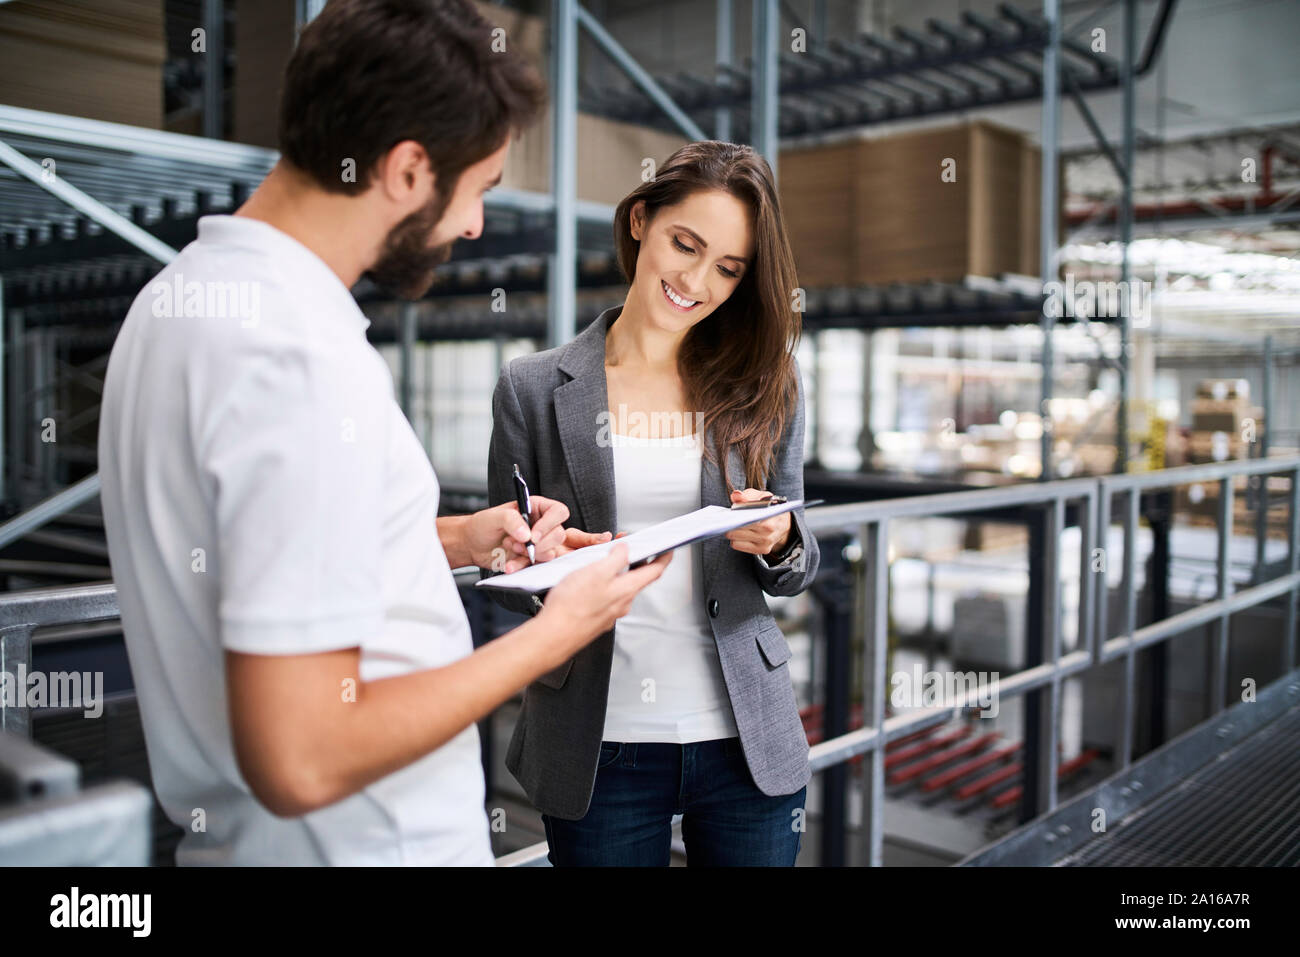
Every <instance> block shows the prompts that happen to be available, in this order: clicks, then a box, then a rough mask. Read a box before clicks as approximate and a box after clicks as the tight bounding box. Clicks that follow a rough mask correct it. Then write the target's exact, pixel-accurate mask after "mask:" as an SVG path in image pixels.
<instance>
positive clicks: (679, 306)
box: [659, 279, 700, 312]
mask: <svg viewBox="0 0 1300 957" xmlns="http://www.w3.org/2000/svg"><path fill="white" fill-rule="evenodd" d="M659 287H660V288H661V289H662V290H663V293H664V299H665V300H667V302H668V305H670V306H672V307H673V308H674V309H676V310H677V311H678V312H690V311H691V310H692V309H694V308H695V307H696V306H698V305H699V304H700V302H699V300H698V299H691V298H689V297H687V296H683V295H682V294H681V293H680V292H678V291H677V290H676V289H674V288H673V287H672V286H670V285H668V283H667V282H665V281H664V280H662V279H660V280H659Z"/></svg>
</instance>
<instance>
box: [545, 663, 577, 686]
mask: <svg viewBox="0 0 1300 957" xmlns="http://www.w3.org/2000/svg"><path fill="white" fill-rule="evenodd" d="M572 670H573V659H572V658H570V659H569V660H568V661H566V662H565V663H564V664H562V665H560V667H558V668H552V669H551V670H550V671H548V672H546V674H544V675H539V676H538V678H537V682H538V684H544V685H546V687H548V688H554V689H555V690H556V691H558V690H559V689H561V688H563V687H564V683H565V682H566V681H568V680H569V672H570V671H572Z"/></svg>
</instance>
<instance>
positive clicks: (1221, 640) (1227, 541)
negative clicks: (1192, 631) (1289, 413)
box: [1209, 475, 1232, 715]
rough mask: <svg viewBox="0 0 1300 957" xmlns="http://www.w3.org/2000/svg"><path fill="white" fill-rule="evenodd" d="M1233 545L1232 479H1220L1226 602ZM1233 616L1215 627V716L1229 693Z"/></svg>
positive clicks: (1221, 593) (1222, 597)
mask: <svg viewBox="0 0 1300 957" xmlns="http://www.w3.org/2000/svg"><path fill="white" fill-rule="evenodd" d="M1231 545H1232V476H1231V475H1226V476H1224V477H1223V478H1221V479H1219V548H1218V581H1219V589H1218V597H1219V600H1220V601H1223V600H1226V599H1227V598H1228V596H1229V595H1231V594H1232V565H1231V563H1230V561H1229V554H1230V546H1231ZM1231 622H1232V616H1231V615H1230V614H1229V613H1228V612H1226V611H1225V612H1224V613H1223V614H1221V615H1220V616H1219V618H1218V620H1217V621H1216V622H1215V624H1214V653H1213V656H1212V658H1211V660H1210V707H1209V713H1210V714H1212V715H1214V714H1218V713H1219V712H1221V711H1222V710H1223V703H1224V699H1225V697H1226V694H1227V689H1228V629H1229V626H1230V625H1231Z"/></svg>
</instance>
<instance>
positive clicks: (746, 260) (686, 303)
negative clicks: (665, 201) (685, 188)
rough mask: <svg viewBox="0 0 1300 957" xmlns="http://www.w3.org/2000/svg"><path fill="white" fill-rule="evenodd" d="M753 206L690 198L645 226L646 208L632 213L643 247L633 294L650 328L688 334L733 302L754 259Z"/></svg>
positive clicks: (717, 197)
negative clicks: (741, 281) (731, 300)
mask: <svg viewBox="0 0 1300 957" xmlns="http://www.w3.org/2000/svg"><path fill="white" fill-rule="evenodd" d="M751 220H752V216H751V214H750V211H749V207H748V206H746V205H745V203H743V202H742V201H741V200H739V199H737V198H736V197H735V196H732V195H731V194H730V193H725V192H723V191H721V190H705V191H701V192H696V193H692V194H690V195H688V196H687V197H686V198H685V199H683V200H682V201H681V202H680V203H677V204H676V205H674V206H662V207H660V208H659V210H658V211H657V212H656V213H655V215H654V218H653V219H651V220H649V221H648V222H646V221H645V216H644V204H640V203H638V204H637V205H636V206H635V207H634V208H633V209H632V214H631V224H630V225H631V230H632V237H633V238H634V239H638V240H640V242H641V249H640V251H639V252H638V253H637V260H636V277H635V279H634V280H633V283H632V295H633V296H634V297H635V298H636V300H637V301H638V302H639V303H640V304H641V311H642V314H643V315H644V316H645V317H646V320H647V321H648V322H649V323H650V325H652V326H654V327H656V328H659V329H663V330H664V331H667V332H682V331H685V330H687V329H689V328H690V327H691V326H693V325H695V324H696V323H697V322H699V321H700V320H701V319H704V318H705V317H706V316H708V315H709V314H710V313H712V312H713V311H714V310H715V309H717V308H718V306H720V305H722V304H723V303H724V302H726V301H727V297H728V296H730V295H731V294H732V292H734V291H735V289H736V286H738V285H739V284H740V280H741V278H742V277H744V275H745V270H747V269H749V268H750V266H751V265H752V263H753V259H754V239H753V223H752V222H751Z"/></svg>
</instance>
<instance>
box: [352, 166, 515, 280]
mask: <svg viewBox="0 0 1300 957" xmlns="http://www.w3.org/2000/svg"><path fill="white" fill-rule="evenodd" d="M509 145H510V144H509V141H508V140H507V141H506V142H505V143H503V144H502V145H501V148H500V149H498V150H497V151H496V152H495V153H492V154H490V155H488V156H486V157H484V158H483V159H482V160H480V161H479V162H477V163H475V164H474V165H473V166H470V167H467V168H466V169H465V171H464V172H463V173H461V175H460V179H458V180H457V181H456V190H455V192H454V193H453V194H452V195H451V197H450V198H448V196H447V195H446V193H445V192H444V191H442V190H439V189H438V187H437V184H436V183H435V184H434V188H433V191H432V195H431V196H430V197H429V200H428V202H426V203H425V204H424V206H422V207H421V208H420V209H418V210H416V211H415V212H413V213H411V214H410V215H409V216H407V217H406V218H405V219H403V220H402V221H401V222H399V223H398V224H397V225H396V226H394V227H393V228H392V229H390V230H389V231H388V235H387V236H386V237H385V238H384V246H383V250H382V251H381V252H380V254H379V258H378V259H377V260H376V261H375V263H374V265H373V266H371V267H370V269H368V270H367V271H366V272H367V275H369V276H370V278H371V279H372V280H374V282H375V283H376V284H377V285H379V286H380V287H382V288H384V289H386V290H389V291H390V292H393V293H395V294H396V295H398V296H400V297H401V298H403V299H419V298H421V297H422V296H423V295H424V294H425V293H426V292H428V291H429V287H430V286H432V285H433V278H434V272H435V270H436V269H437V268H438V267H439V266H441V265H442V264H443V263H445V262H446V261H447V260H448V258H450V256H451V247H452V244H453V243H454V242H455V241H456V240H457V239H461V238H464V239H477V238H478V237H479V236H480V235H482V233H483V196H484V194H485V193H487V191H488V190H489V189H491V188H492V187H493V186H495V185H496V184H497V183H499V182H500V181H501V170H502V169H503V168H504V166H505V161H506V150H507V149H508V148H509Z"/></svg>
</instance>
